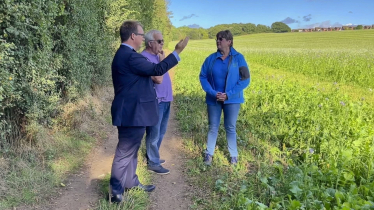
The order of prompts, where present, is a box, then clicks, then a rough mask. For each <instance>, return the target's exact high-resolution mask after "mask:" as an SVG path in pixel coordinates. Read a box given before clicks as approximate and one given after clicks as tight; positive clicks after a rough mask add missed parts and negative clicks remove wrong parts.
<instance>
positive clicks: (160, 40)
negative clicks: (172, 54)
mask: <svg viewBox="0 0 374 210" xmlns="http://www.w3.org/2000/svg"><path fill="white" fill-rule="evenodd" d="M151 41H156V42H157V43H159V44H161V43H164V40H163V39H159V40H151Z"/></svg>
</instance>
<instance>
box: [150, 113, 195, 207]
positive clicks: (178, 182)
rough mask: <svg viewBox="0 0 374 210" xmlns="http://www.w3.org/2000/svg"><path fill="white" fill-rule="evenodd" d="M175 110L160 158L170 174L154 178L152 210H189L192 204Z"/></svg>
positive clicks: (171, 114)
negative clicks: (163, 160) (154, 187)
mask: <svg viewBox="0 0 374 210" xmlns="http://www.w3.org/2000/svg"><path fill="white" fill-rule="evenodd" d="M176 125H177V122H176V120H175V114H174V109H171V113H170V118H169V123H168V128H167V133H166V134H165V136H164V139H163V141H162V144H161V149H160V156H161V159H165V160H166V162H165V164H163V167H165V168H167V169H169V170H170V174H167V175H158V174H155V175H154V176H153V184H155V185H156V189H155V191H154V192H152V193H151V204H150V207H149V209H151V210H175V209H189V206H190V205H191V204H192V203H191V199H190V197H191V195H190V194H191V189H190V186H189V184H188V183H187V181H186V179H187V174H186V171H185V169H184V163H185V158H184V155H183V154H184V152H183V150H182V138H181V137H180V136H179V135H178V132H177V127H176Z"/></svg>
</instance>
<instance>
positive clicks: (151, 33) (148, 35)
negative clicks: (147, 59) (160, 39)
mask: <svg viewBox="0 0 374 210" xmlns="http://www.w3.org/2000/svg"><path fill="white" fill-rule="evenodd" d="M155 34H162V33H161V31H159V30H150V31H148V32H147V33H146V34H145V35H144V42H145V47H146V48H147V47H149V46H148V42H150V41H153V40H155V38H154V35H155Z"/></svg>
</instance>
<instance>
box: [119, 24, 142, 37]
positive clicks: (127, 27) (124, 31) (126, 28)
mask: <svg viewBox="0 0 374 210" xmlns="http://www.w3.org/2000/svg"><path fill="white" fill-rule="evenodd" d="M138 26H142V24H140V22H138V21H134V20H127V21H125V22H123V23H122V25H121V28H120V29H119V34H120V35H121V42H125V41H127V40H128V39H129V38H130V36H131V34H133V33H134V34H136V33H138ZM142 27H143V26H142Z"/></svg>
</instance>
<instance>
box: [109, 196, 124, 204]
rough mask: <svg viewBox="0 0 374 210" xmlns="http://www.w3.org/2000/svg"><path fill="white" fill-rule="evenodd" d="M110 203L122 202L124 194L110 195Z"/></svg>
mask: <svg viewBox="0 0 374 210" xmlns="http://www.w3.org/2000/svg"><path fill="white" fill-rule="evenodd" d="M109 196H110V197H109V203H121V202H122V200H123V197H122V194H117V195H109Z"/></svg>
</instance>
